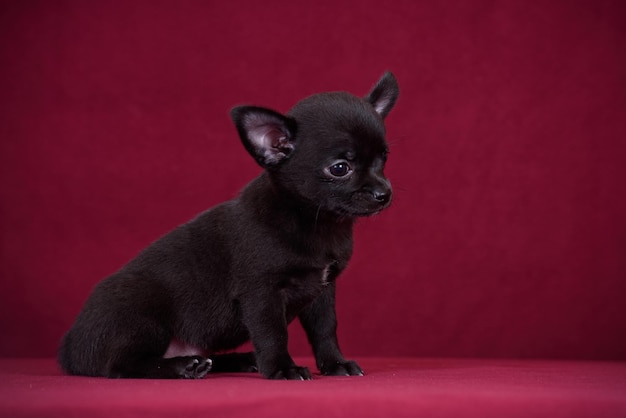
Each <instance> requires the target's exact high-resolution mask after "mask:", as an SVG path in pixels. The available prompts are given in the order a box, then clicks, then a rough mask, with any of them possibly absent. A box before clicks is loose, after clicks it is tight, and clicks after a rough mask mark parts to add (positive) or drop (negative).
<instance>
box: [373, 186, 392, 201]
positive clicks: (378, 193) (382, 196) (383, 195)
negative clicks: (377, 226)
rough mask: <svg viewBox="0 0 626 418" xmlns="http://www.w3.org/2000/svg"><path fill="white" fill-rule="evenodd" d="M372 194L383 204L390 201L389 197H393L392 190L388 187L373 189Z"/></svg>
mask: <svg viewBox="0 0 626 418" xmlns="http://www.w3.org/2000/svg"><path fill="white" fill-rule="evenodd" d="M372 196H373V197H374V199H375V200H376V201H377V202H380V203H381V204H385V203H387V202H389V199H391V190H388V189H384V190H383V189H377V190H372Z"/></svg>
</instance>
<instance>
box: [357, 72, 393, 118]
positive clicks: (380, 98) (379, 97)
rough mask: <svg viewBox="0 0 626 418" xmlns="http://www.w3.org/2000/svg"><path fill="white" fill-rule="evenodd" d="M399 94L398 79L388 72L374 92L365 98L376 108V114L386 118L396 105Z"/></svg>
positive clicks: (377, 84) (379, 81)
mask: <svg viewBox="0 0 626 418" xmlns="http://www.w3.org/2000/svg"><path fill="white" fill-rule="evenodd" d="M399 94H400V89H399V88H398V81H397V80H396V77H395V76H394V75H393V74H392V73H390V72H389V71H387V72H386V73H385V74H383V76H382V77H381V78H380V80H378V83H376V85H375V86H374V88H373V89H372V91H371V92H369V94H368V95H367V96H365V100H366V101H367V102H369V103H370V104H371V105H372V106H374V110H376V113H378V114H379V115H380V116H381V117H382V118H385V117H386V116H387V114H388V113H389V111H390V110H391V108H392V107H393V105H394V104H396V100H398V95H399Z"/></svg>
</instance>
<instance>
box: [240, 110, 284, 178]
mask: <svg viewBox="0 0 626 418" xmlns="http://www.w3.org/2000/svg"><path fill="white" fill-rule="evenodd" d="M230 117H231V118H232V120H233V122H235V126H236V127H237V131H238V132H239V136H240V137H241V141H242V142H243V145H244V146H245V147H246V149H247V150H248V152H249V153H250V154H251V155H252V156H253V157H254V159H255V160H256V161H257V162H258V163H259V164H260V165H261V167H263V168H266V167H271V166H275V165H277V164H278V163H280V162H281V161H283V160H284V159H286V158H289V156H290V155H291V153H292V152H293V150H294V136H295V133H296V132H295V131H296V122H295V121H294V120H293V119H291V118H288V117H286V116H283V115H281V114H280V113H278V112H275V111H273V110H271V109H266V108H263V107H256V106H238V107H235V108H234V109H233V110H231V111H230Z"/></svg>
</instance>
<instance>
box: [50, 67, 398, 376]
mask: <svg viewBox="0 0 626 418" xmlns="http://www.w3.org/2000/svg"><path fill="white" fill-rule="evenodd" d="M398 93H399V90H398V84H397V82H396V79H395V77H394V76H393V75H392V74H391V73H389V72H387V73H385V74H384V75H383V77H382V78H381V79H380V80H379V81H378V83H377V84H376V85H375V86H374V88H373V89H372V91H371V92H370V93H369V94H368V95H367V96H365V98H363V99H361V98H358V97H356V96H353V95H351V94H348V93H344V92H335V93H321V94H316V95H313V96H311V97H308V98H306V99H304V100H302V101H300V102H299V103H297V104H296V105H295V106H294V107H293V109H291V110H290V111H289V112H288V113H287V114H286V115H282V114H280V113H277V112H275V111H273V110H270V109H266V108H262V107H253V106H240V107H236V108H234V109H233V110H232V111H231V117H232V119H233V121H234V123H235V125H236V127H237V131H238V132H239V136H240V137H241V140H242V141H243V145H244V146H245V148H246V149H247V150H248V152H249V153H250V154H252V156H253V157H254V158H255V160H256V161H257V162H258V163H259V164H260V165H261V167H263V168H264V171H263V173H262V174H261V175H259V177H257V178H256V179H254V180H253V181H252V182H251V183H250V184H249V185H248V186H247V187H246V188H245V189H244V190H243V191H242V192H241V194H240V195H239V197H237V198H236V199H233V200H230V201H227V202H225V203H223V204H221V205H218V206H216V207H214V208H212V209H209V210H207V211H206V212H204V213H201V214H200V215H199V216H198V217H197V218H195V219H193V220H192V221H190V222H189V223H186V224H184V225H182V226H180V227H178V228H176V229H175V230H173V231H172V232H170V233H168V234H167V235H165V236H163V237H162V238H160V239H159V240H157V241H156V242H154V243H153V244H152V245H150V246H149V247H148V248H146V249H145V250H143V251H142V252H141V253H140V254H139V255H138V256H137V257H136V258H135V259H133V260H131V261H130V262H129V263H128V264H127V265H126V266H124V267H123V268H122V269H121V270H120V271H118V272H117V273H115V274H113V275H112V276H110V277H108V278H106V279H105V280H103V281H102V282H100V283H99V284H98V285H97V286H96V287H95V289H94V290H93V293H92V294H91V296H90V297H89V299H88V300H87V302H86V303H85V306H84V307H83V309H82V311H81V312H80V314H79V315H78V318H77V319H76V322H75V323H74V325H73V326H72V328H71V329H70V330H69V331H68V332H67V334H66V335H65V336H64V338H63V341H62V344H61V347H60V351H59V363H60V365H61V367H62V368H63V370H64V371H65V372H67V373H70V374H75V375H87V376H106V377H126V378H202V377H204V376H205V375H206V374H207V372H208V371H209V370H211V369H212V370H213V371H247V372H251V371H257V370H258V371H259V372H260V373H261V374H262V375H263V376H265V377H267V378H270V379H300V380H308V379H311V373H310V372H309V370H308V369H307V368H306V367H299V366H297V365H296V364H295V363H294V361H293V360H292V358H291V356H290V355H289V352H288V351H287V325H288V324H289V323H290V322H291V321H293V320H294V319H295V318H296V317H298V318H299V320H300V321H301V323H302V325H303V327H304V329H305V331H306V334H307V336H308V339H309V342H310V343H311V346H312V347H313V351H314V354H315V359H316V364H317V366H318V368H319V369H320V371H321V373H322V374H324V375H362V374H363V371H362V370H361V368H360V367H359V366H358V365H357V363H355V362H354V361H347V360H346V359H344V357H343V355H342V354H341V351H340V350H339V345H338V343H337V335H336V328H337V320H336V316H335V279H336V278H337V276H338V275H339V274H340V273H341V271H342V270H343V269H344V268H345V267H346V265H347V263H348V260H349V259H350V256H351V254H352V227H353V225H354V222H355V219H356V218H357V217H359V216H369V215H373V214H376V213H378V212H380V211H381V210H383V209H384V208H386V207H387V206H389V204H390V202H391V195H392V192H391V186H390V184H389V181H388V180H387V179H386V178H385V175H384V174H383V169H384V167H385V161H386V159H387V152H388V149H387V144H386V142H385V127H384V124H383V119H384V118H385V116H387V114H388V113H389V111H390V110H391V108H392V107H393V105H394V104H395V102H396V99H397V97H398ZM248 340H251V341H252V344H253V347H254V353H233V354H219V353H222V352H224V351H227V350H232V349H234V348H236V347H238V346H240V345H241V344H243V343H244V342H246V341H248Z"/></svg>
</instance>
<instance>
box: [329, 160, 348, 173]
mask: <svg viewBox="0 0 626 418" xmlns="http://www.w3.org/2000/svg"><path fill="white" fill-rule="evenodd" d="M351 171H352V167H350V164H348V163H347V162H345V161H341V162H338V163H335V164H333V165H331V166H330V167H328V172H329V173H330V175H331V176H333V177H344V176H347V175H348V174H349V173H350V172H351Z"/></svg>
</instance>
